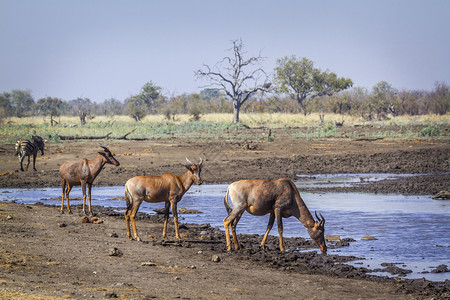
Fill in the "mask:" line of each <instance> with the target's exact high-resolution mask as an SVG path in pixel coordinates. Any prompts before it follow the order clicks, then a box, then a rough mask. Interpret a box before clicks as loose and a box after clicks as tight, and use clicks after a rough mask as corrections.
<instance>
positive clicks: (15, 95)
mask: <svg viewBox="0 0 450 300" xmlns="http://www.w3.org/2000/svg"><path fill="white" fill-rule="evenodd" d="M10 95H11V98H10V99H11V105H12V113H13V115H14V116H16V117H24V116H29V115H31V112H32V110H33V108H34V104H35V103H34V99H33V97H32V96H31V91H30V90H25V91H23V90H12V91H11V93H10Z"/></svg>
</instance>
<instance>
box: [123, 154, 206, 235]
mask: <svg viewBox="0 0 450 300" xmlns="http://www.w3.org/2000/svg"><path fill="white" fill-rule="evenodd" d="M186 160H187V162H188V163H189V164H188V165H186V166H185V167H186V168H187V170H188V171H187V172H186V173H184V174H183V175H181V176H177V175H174V174H171V173H166V174H163V175H160V176H153V175H145V176H136V177H133V178H131V179H129V180H128V181H127V182H126V184H125V200H126V204H127V209H126V211H125V222H126V224H127V235H128V237H129V238H130V240H133V237H132V236H131V232H130V221H131V225H132V226H133V233H134V238H135V239H136V240H137V241H141V238H140V237H139V235H138V233H137V230H136V223H135V217H136V213H137V212H138V210H139V206H140V205H141V204H142V202H143V201H145V202H149V203H157V202H165V206H164V227H163V238H164V239H167V234H166V231H167V221H168V219H169V207H170V206H171V207H172V215H173V222H174V226H175V236H176V238H177V239H178V240H180V234H179V232H178V211H177V204H178V202H180V200H181V198H182V197H183V195H184V194H185V193H186V192H187V191H188V190H189V188H190V187H191V186H192V184H193V183H194V182H195V183H197V184H198V185H201V184H202V179H201V177H200V173H201V171H202V167H203V160H202V159H201V158H200V162H199V163H198V164H194V163H192V162H191V161H190V160H189V159H188V158H187V157H186Z"/></svg>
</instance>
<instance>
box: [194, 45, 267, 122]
mask: <svg viewBox="0 0 450 300" xmlns="http://www.w3.org/2000/svg"><path fill="white" fill-rule="evenodd" d="M232 43H233V47H232V48H231V49H230V50H231V52H232V55H231V56H226V57H224V58H223V59H222V60H221V61H220V62H218V63H216V64H215V65H214V66H213V67H210V66H209V65H204V69H203V70H201V69H200V70H197V71H196V72H195V75H196V77H197V78H200V79H207V80H209V81H210V86H211V87H214V88H217V89H219V90H221V91H223V92H224V93H225V94H226V95H227V96H228V97H230V99H231V101H232V102H233V122H234V123H238V122H239V112H240V110H241V106H242V105H243V104H244V103H245V102H246V101H247V100H248V99H250V98H251V97H252V95H254V94H255V93H257V92H266V91H268V89H269V88H270V83H267V82H266V81H267V76H266V73H265V72H264V70H263V69H262V68H261V67H259V64H260V62H261V61H262V60H263V58H262V57H261V56H253V57H250V58H248V59H245V58H244V54H245V52H244V49H243V48H244V45H243V43H242V40H235V41H232ZM261 78H264V83H262V84H261V83H259V82H260V80H261Z"/></svg>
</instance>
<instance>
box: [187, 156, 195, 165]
mask: <svg viewBox="0 0 450 300" xmlns="http://www.w3.org/2000/svg"><path fill="white" fill-rule="evenodd" d="M186 160H187V162H188V163H190V164H191V165H194V163H193V162H192V161H190V160H189V159H188V158H187V157H186Z"/></svg>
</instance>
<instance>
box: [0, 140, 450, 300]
mask: <svg viewBox="0 0 450 300" xmlns="http://www.w3.org/2000/svg"><path fill="white" fill-rule="evenodd" d="M255 134H259V133H258V132H257V133H255ZM275 134H276V135H275V136H276V137H277V138H275V140H274V141H272V142H268V141H267V140H265V139H262V138H260V139H254V140H252V141H248V142H234V141H208V140H198V141H192V140H191V141H188V140H183V139H170V140H148V141H112V140H107V141H102V143H103V144H105V145H107V146H108V147H109V148H110V150H111V151H112V152H114V153H115V155H116V158H117V159H118V160H119V162H120V164H121V165H120V166H119V167H114V166H112V165H107V166H105V168H104V170H103V171H102V173H101V174H100V175H99V177H98V178H97V179H96V183H95V184H96V185H99V186H104V185H124V183H125V182H126V180H127V179H129V178H131V177H133V176H136V175H143V174H155V175H157V174H162V173H166V172H173V173H175V174H182V173H184V170H185V169H184V167H183V165H184V164H185V162H186V161H185V157H186V156H187V157H188V158H189V159H190V160H192V161H194V160H198V158H199V157H202V158H203V159H204V160H205V167H204V170H203V172H202V178H203V180H204V182H205V183H218V182H220V183H231V182H232V181H235V180H238V179H249V178H267V179H270V178H280V177H288V178H292V179H295V177H296V175H313V174H326V173H398V174H421V175H420V176H414V177H402V178H401V179H399V180H396V181H392V180H391V181H382V182H378V183H374V184H371V185H364V186H356V187H348V188H345V189H344V188H342V189H337V190H341V191H369V192H378V193H384V192H389V193H391V192H393V193H404V194H435V193H437V192H439V191H441V190H450V172H449V171H450V145H449V142H448V140H442V139H441V140H431V139H428V140H422V139H420V140H416V139H414V140H390V139H349V138H332V139H327V138H324V139H295V138H291V137H289V136H287V135H285V136H283V135H282V134H281V133H278V134H277V132H276V131H275ZM96 142H97V141H63V142H61V143H49V144H47V145H46V150H45V155H44V156H40V155H39V156H38V159H37V164H36V168H37V170H38V171H37V172H34V171H32V169H31V167H30V169H29V170H28V171H27V172H20V171H17V170H18V169H19V164H18V160H17V158H16V157H14V145H2V146H0V162H1V163H0V173H1V176H0V186H1V187H42V186H59V184H60V179H59V176H58V168H59V166H60V165H61V164H62V163H63V162H66V161H68V160H74V159H79V158H83V157H86V158H93V157H95V156H96V152H97V151H98V150H100V148H99V147H98V146H97V145H96ZM300 192H302V191H300ZM93 194H95V187H94V188H93ZM118 196H122V195H118ZM118 201H120V200H118ZM94 204H95V202H94ZM180 205H182V201H181V203H180ZM73 210H74V214H73V215H69V214H59V208H56V207H52V206H46V205H39V204H37V205H23V204H16V203H0V222H1V226H0V253H1V255H0V298H1V299H61V298H64V299H71V298H74V299H86V298H99V299H103V298H121V299H150V298H157V299H168V298H169V299H170V298H183V299H274V298H283V299H445V298H449V297H450V292H449V288H450V282H448V281H447V282H445V283H435V282H429V281H426V280H423V279H420V280H408V279H403V278H399V277H398V278H387V277H374V276H370V275H368V274H367V273H368V270H367V269H364V268H358V267H353V266H350V265H348V264H346V262H347V261H349V260H351V259H352V258H350V257H344V256H337V255H327V256H320V255H318V254H317V253H316V252H315V251H306V252H292V251H288V252H286V253H281V252H279V251H278V250H277V238H276V237H270V239H269V241H268V250H264V251H263V250H260V249H259V248H258V245H259V243H260V241H261V238H262V237H261V236H257V235H242V236H241V238H240V240H241V243H242V245H243V248H244V249H243V250H241V251H232V252H229V253H228V252H226V251H225V238H224V233H223V231H220V230H218V229H214V228H210V227H209V226H208V225H192V224H183V225H182V226H181V231H180V233H181V234H182V242H175V240H174V233H173V227H172V226H169V229H168V233H169V240H167V241H164V240H162V239H161V238H160V236H161V233H162V220H161V218H160V217H158V216H146V215H143V214H140V219H139V220H138V221H137V225H138V228H139V230H140V233H141V234H140V235H141V237H142V238H143V239H144V242H142V243H139V242H135V241H130V240H129V239H128V238H127V236H126V232H125V221H124V218H123V216H122V215H121V214H118V213H115V212H113V211H112V210H110V209H108V208H100V207H94V210H95V211H96V212H97V213H98V215H97V216H98V217H99V218H100V219H101V220H103V223H101V224H91V223H88V224H85V223H82V222H81V215H80V211H81V208H80V207H79V206H73ZM345 243H348V241H345V240H344V241H342V242H341V243H337V244H332V243H329V246H330V247H340V246H345ZM286 248H288V249H294V248H304V249H311V248H315V246H314V245H312V244H311V242H310V241H309V240H303V239H301V238H291V239H286ZM400 271H401V270H400Z"/></svg>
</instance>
